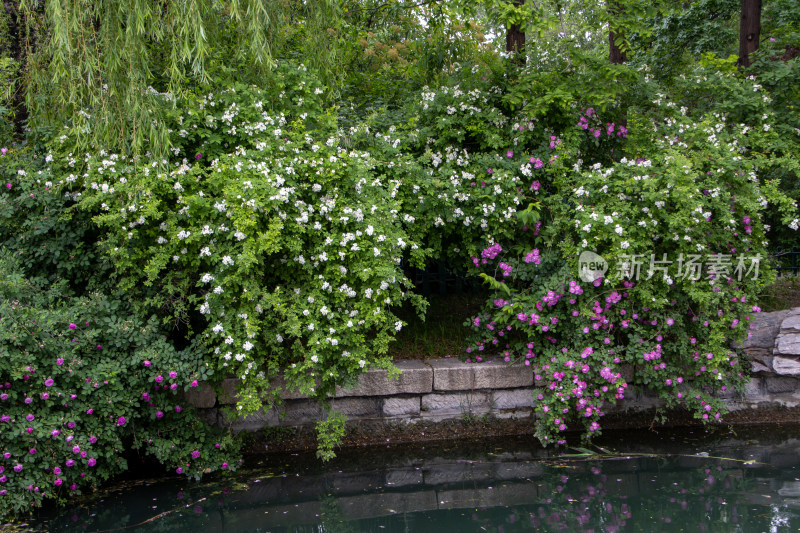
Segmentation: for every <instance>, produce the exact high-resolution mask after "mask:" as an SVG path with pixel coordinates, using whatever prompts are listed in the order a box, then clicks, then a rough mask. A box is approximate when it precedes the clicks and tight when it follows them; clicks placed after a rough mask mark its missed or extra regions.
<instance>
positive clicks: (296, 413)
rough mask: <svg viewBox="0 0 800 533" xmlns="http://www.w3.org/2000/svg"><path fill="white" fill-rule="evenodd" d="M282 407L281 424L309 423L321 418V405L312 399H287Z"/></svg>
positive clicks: (297, 424)
mask: <svg viewBox="0 0 800 533" xmlns="http://www.w3.org/2000/svg"><path fill="white" fill-rule="evenodd" d="M283 407H284V411H283V417H282V418H281V420H280V425H282V426H299V425H303V424H311V423H314V422H317V421H318V420H321V419H322V407H320V405H319V404H318V403H317V402H315V401H314V400H288V401H286V403H284V405H283Z"/></svg>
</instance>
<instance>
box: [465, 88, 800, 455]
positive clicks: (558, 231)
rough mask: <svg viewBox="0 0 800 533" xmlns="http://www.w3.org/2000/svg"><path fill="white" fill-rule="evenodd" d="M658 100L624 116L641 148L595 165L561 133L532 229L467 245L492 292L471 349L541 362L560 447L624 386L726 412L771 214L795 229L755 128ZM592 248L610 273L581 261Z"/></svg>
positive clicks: (548, 425) (552, 438) (594, 428)
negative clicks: (752, 135) (768, 175)
mask: <svg viewBox="0 0 800 533" xmlns="http://www.w3.org/2000/svg"><path fill="white" fill-rule="evenodd" d="M655 104H656V109H657V110H658V112H659V117H658V119H654V118H652V117H653V115H651V114H649V113H648V112H647V110H645V111H643V112H642V115H640V116H636V115H634V114H633V113H631V122H632V123H634V122H635V123H637V125H638V127H639V129H638V131H632V132H628V131H626V132H625V134H626V136H627V135H633V137H634V139H633V143H634V146H639V147H642V148H646V149H647V157H643V156H639V157H637V156H636V155H634V156H632V157H630V158H628V157H624V156H620V158H619V159H618V160H612V161H611V162H610V163H607V164H603V163H601V162H597V163H591V162H589V164H586V163H584V162H583V160H582V159H581V158H580V157H579V156H586V155H587V154H586V153H585V152H580V151H578V150H577V149H576V148H574V147H571V146H570V145H569V144H567V143H564V144H562V145H561V146H560V147H559V148H558V155H559V156H560V161H557V162H555V163H554V164H553V165H552V166H551V167H550V169H551V173H550V176H551V177H552V182H550V183H548V184H547V190H550V191H552V192H551V194H548V195H546V196H545V197H543V198H542V200H541V208H537V209H536V210H534V211H532V212H530V213H529V214H528V215H527V216H528V217H529V219H530V220H531V221H536V222H535V223H536V229H535V230H534V231H530V232H527V233H523V237H522V238H519V239H517V240H516V241H514V242H511V243H501V242H495V243H490V245H487V246H486V247H485V248H484V249H483V250H482V251H481V253H480V254H479V255H478V256H475V257H473V258H472V264H473V266H474V267H475V270H476V271H480V273H481V275H482V276H483V277H484V279H486V281H487V282H488V283H489V284H490V286H492V287H493V288H494V289H495V296H494V297H493V298H492V299H491V300H490V301H488V302H487V304H486V308H485V311H484V312H483V313H482V314H480V315H479V316H476V317H474V318H473V319H472V320H471V321H470V322H469V323H468V325H469V326H470V327H471V328H472V329H473V331H474V333H475V339H474V340H473V342H472V344H471V346H469V347H468V348H467V349H466V355H465V357H466V358H467V359H468V360H471V361H481V360H482V359H483V357H484V354H485V353H487V352H491V353H496V352H498V351H499V352H501V353H502V355H503V357H504V358H505V360H506V361H512V360H521V361H524V364H525V365H528V366H531V367H533V369H534V372H535V378H536V382H537V386H538V387H539V389H538V392H537V393H536V400H537V401H536V402H535V409H536V412H537V415H538V421H537V436H538V437H539V439H540V440H541V441H542V442H543V443H545V444H547V443H557V444H564V443H565V438H564V432H565V431H566V430H567V428H568V427H570V426H571V425H574V424H577V425H579V426H580V427H582V428H583V430H584V432H583V437H584V438H587V439H588V438H591V437H592V436H593V435H596V434H597V433H598V432H599V431H600V418H601V417H602V415H603V414H604V413H605V412H606V410H607V409H608V408H609V407H610V406H613V405H614V404H616V403H618V402H619V401H620V400H623V399H624V398H625V397H626V392H627V391H628V389H629V386H631V385H635V386H636V387H637V388H639V387H646V388H648V389H650V390H653V391H655V392H656V393H657V394H658V395H659V397H660V398H661V399H662V400H664V402H665V406H666V407H676V406H683V407H686V408H688V409H689V410H690V411H691V412H692V413H694V415H695V416H696V417H697V418H700V419H701V420H704V421H708V420H719V419H720V417H721V416H722V414H723V413H724V409H725V406H724V404H723V403H722V402H721V399H720V398H721V397H723V396H729V395H730V393H732V392H734V391H736V390H740V389H741V388H742V387H743V384H744V383H745V380H746V377H747V367H746V365H744V364H743V361H742V359H741V358H740V355H739V354H738V353H736V351H735V350H733V349H732V348H731V346H732V344H733V343H734V341H737V340H741V338H743V337H744V336H745V335H747V334H748V327H749V321H750V319H751V318H752V315H753V314H754V313H757V312H759V311H760V309H759V307H758V306H757V305H755V303H754V302H755V297H756V295H757V294H758V293H759V292H760V290H761V288H762V287H763V286H764V284H767V283H769V282H771V281H772V280H773V279H774V272H773V271H772V270H771V266H770V264H769V261H768V260H767V259H766V258H767V256H768V250H767V248H766V244H767V242H766V240H765V237H764V231H765V228H764V225H763V224H762V222H761V220H762V212H763V211H764V210H765V209H767V208H770V209H775V210H777V211H779V212H780V213H782V215H783V221H784V223H785V224H788V225H790V226H792V225H794V226H796V219H794V216H795V207H796V206H795V205H794V204H793V202H791V201H790V200H789V199H788V198H787V197H785V196H784V195H783V194H781V193H780V192H779V191H778V189H777V184H776V183H775V182H769V181H767V182H764V183H762V182H761V181H760V180H759V179H758V175H757V172H758V168H759V167H760V166H761V165H764V164H765V163H768V162H767V161H764V156H762V155H760V154H758V153H755V154H750V153H748V152H749V150H748V145H752V144H753V143H757V142H759V139H748V138H746V137H745V133H747V130H745V131H744V132H743V131H742V128H741V126H740V125H731V124H728V123H726V120H725V117H724V116H721V115H709V116H705V117H703V118H702V119H701V120H692V118H690V117H688V116H686V112H685V109H683V110H680V109H678V108H677V106H675V105H674V104H671V103H670V102H669V101H667V100H665V99H661V100H659V101H657V102H656V103H655ZM584 116H585V115H584ZM578 125H579V127H581V129H586V130H589V129H590V128H589V127H588V126H587V121H586V120H580V121H579V124H578ZM589 133H591V134H592V135H594V133H592V132H591V131H590V132H589ZM601 134H602V132H601ZM642 155H643V154H642ZM569 162H574V164H572V165H570V164H569ZM540 213H541V215H542V216H541V217H540ZM545 214H546V215H547V216H545ZM550 217H552V218H550ZM540 228H541V233H539V231H538V230H539V229H540ZM585 251H591V252H593V253H596V254H599V256H601V257H602V260H605V261H606V263H607V270H605V269H601V267H600V266H597V265H595V266H591V267H589V268H588V269H584V270H581V267H582V265H581V264H580V263H579V258H580V255H581V253H583V252H585ZM584 267H585V265H584ZM582 272H583V273H584V276H583V279H581V278H579V275H580V274H581V273H582ZM626 367H627V368H629V369H632V370H633V372H632V373H630V372H628V371H626V370H625V369H626Z"/></svg>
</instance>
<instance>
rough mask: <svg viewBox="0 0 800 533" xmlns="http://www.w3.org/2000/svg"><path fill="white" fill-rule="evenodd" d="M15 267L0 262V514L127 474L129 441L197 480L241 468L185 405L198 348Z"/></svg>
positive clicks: (126, 309)
mask: <svg viewBox="0 0 800 533" xmlns="http://www.w3.org/2000/svg"><path fill="white" fill-rule="evenodd" d="M15 263H16V261H15V260H13V259H11V258H9V257H7V256H5V257H3V258H2V259H0V317H2V318H0V388H2V390H0V428H2V430H0V454H2V457H0V515H6V514H7V513H10V512H11V513H14V512H22V511H24V510H26V509H28V507H29V506H30V505H34V504H39V503H40V502H41V500H42V499H43V498H60V497H65V496H66V495H68V494H70V493H80V491H81V489H82V488H85V487H86V486H94V485H97V484H98V483H100V482H101V481H104V480H106V479H108V478H109V477H110V476H112V475H114V474H116V473H119V472H122V471H124V470H125V469H126V468H127V463H126V460H125V457H124V455H123V452H124V450H125V449H126V448H127V447H128V446H130V445H133V446H134V447H137V448H142V449H143V450H144V451H146V452H147V453H151V454H153V455H154V456H155V457H156V458H157V459H158V460H159V461H160V462H162V463H163V464H165V465H166V466H168V467H170V468H172V469H174V470H175V471H176V472H177V473H178V474H185V475H188V476H191V477H195V478H198V477H200V475H201V474H202V473H203V472H204V471H206V472H210V471H214V470H220V469H225V468H236V467H237V466H238V462H236V461H235V460H234V458H236V454H237V451H238V450H237V448H236V446H235V445H233V443H232V441H231V440H230V437H229V436H223V435H217V436H215V434H214V432H212V431H211V429H210V428H209V427H208V426H205V424H203V423H202V422H201V421H200V420H199V418H198V417H197V414H196V413H194V411H193V410H191V409H188V408H186V406H185V405H182V401H181V397H180V395H179V392H181V391H183V390H184V389H187V388H190V387H192V386H197V383H198V380H199V379H203V378H204V375H205V374H206V372H205V368H204V367H203V364H202V357H201V356H200V352H198V351H197V350H196V349H193V348H190V349H186V350H183V351H178V350H175V348H174V347H172V345H171V344H170V343H169V342H167V341H166V339H165V337H164V336H163V335H162V334H161V332H160V330H159V328H158V325H157V323H156V322H155V321H154V320H149V321H145V320H141V319H140V318H138V317H137V316H136V315H135V314H133V312H132V309H131V307H130V305H129V304H127V303H125V302H123V301H121V300H118V299H114V298H109V297H106V296H103V295H100V294H95V295H92V296H88V297H82V298H77V297H73V298H68V297H65V296H64V290H63V289H64V287H63V284H58V283H57V284H53V285H50V286H43V285H41V284H38V283H35V282H31V281H29V280H26V279H25V277H24V276H23V274H22V273H21V271H20V269H19V268H18V266H17V265H16V264H15Z"/></svg>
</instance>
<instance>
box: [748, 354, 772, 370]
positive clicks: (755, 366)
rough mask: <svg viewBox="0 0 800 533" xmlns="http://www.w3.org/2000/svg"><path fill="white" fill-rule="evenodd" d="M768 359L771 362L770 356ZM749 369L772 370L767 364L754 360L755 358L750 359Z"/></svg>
mask: <svg viewBox="0 0 800 533" xmlns="http://www.w3.org/2000/svg"><path fill="white" fill-rule="evenodd" d="M769 359H770V362H772V357H771V356H770V357H769ZM750 370H752V371H753V372H772V370H771V369H770V368H769V366H767V365H765V364H764V363H761V362H759V361H755V360H753V361H750Z"/></svg>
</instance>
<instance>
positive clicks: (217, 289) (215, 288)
mask: <svg viewBox="0 0 800 533" xmlns="http://www.w3.org/2000/svg"><path fill="white" fill-rule="evenodd" d="M223 292H225V291H223V290H222V287H220V286H219V285H217V286H216V287H214V294H222V293H223Z"/></svg>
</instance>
